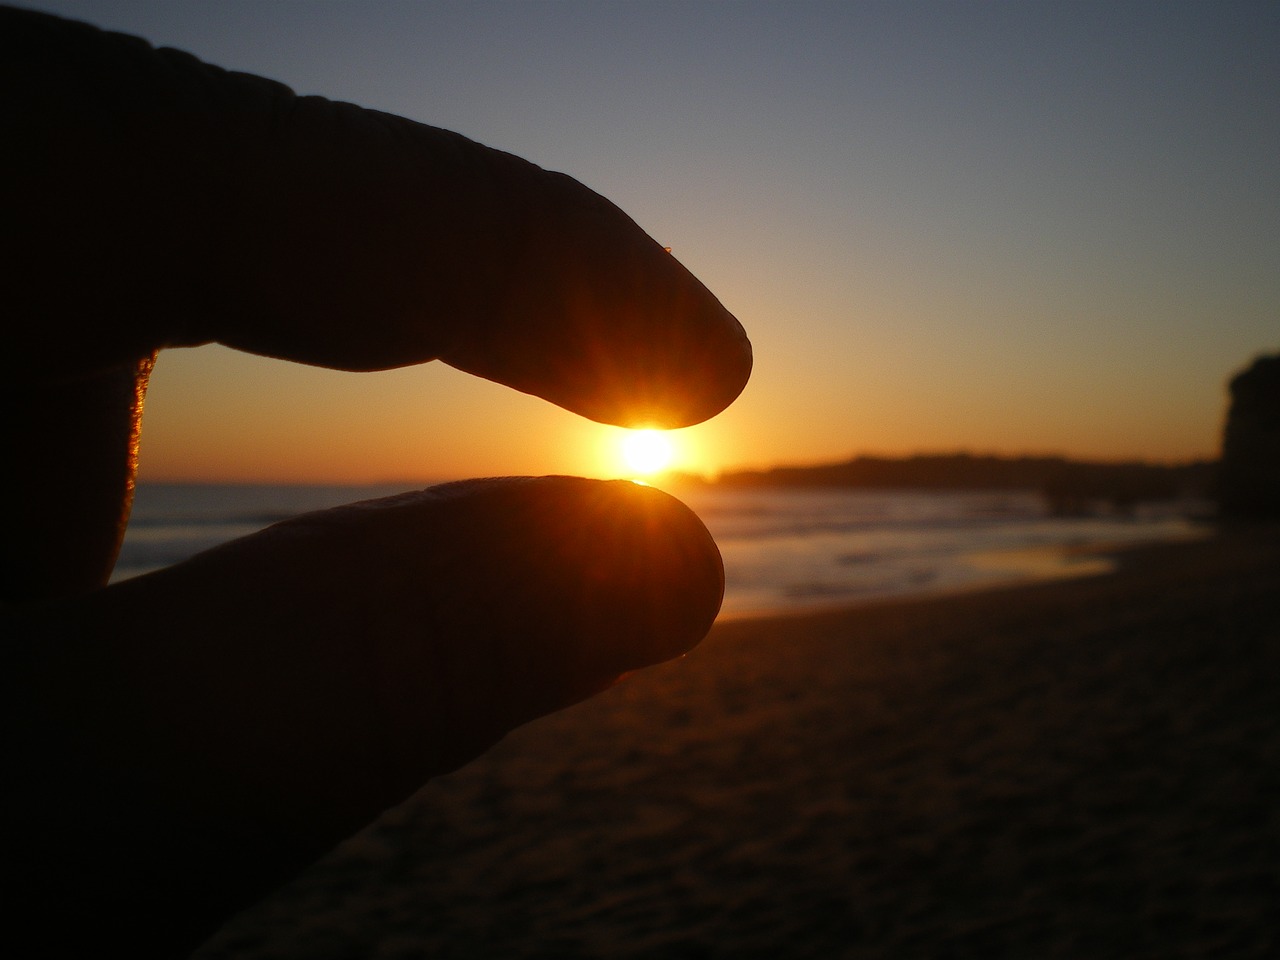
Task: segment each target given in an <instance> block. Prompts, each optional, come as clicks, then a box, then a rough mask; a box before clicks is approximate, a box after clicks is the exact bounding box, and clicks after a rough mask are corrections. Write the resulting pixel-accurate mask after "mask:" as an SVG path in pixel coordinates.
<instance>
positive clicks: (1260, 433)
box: [1217, 354, 1280, 519]
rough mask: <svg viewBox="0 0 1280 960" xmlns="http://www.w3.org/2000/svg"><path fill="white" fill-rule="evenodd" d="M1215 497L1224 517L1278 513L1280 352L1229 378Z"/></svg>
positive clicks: (1279, 501)
mask: <svg viewBox="0 0 1280 960" xmlns="http://www.w3.org/2000/svg"><path fill="white" fill-rule="evenodd" d="M1229 389H1230V392H1231V407H1230V409H1229V410H1228V411H1227V426H1226V430H1225V431H1224V432H1223V443H1222V465H1221V468H1220V471H1219V474H1218V483H1217V497H1218V502H1219V504H1220V506H1221V509H1222V513H1223V515H1224V516H1228V517H1235V518H1241V519H1258V518H1276V517H1280V354H1275V355H1274V356H1269V357H1266V356H1263V357H1258V358H1257V359H1256V360H1254V361H1253V363H1252V364H1251V365H1250V366H1249V367H1247V368H1246V369H1244V370H1241V371H1240V372H1239V373H1238V374H1236V375H1235V376H1234V377H1232V379H1231V383H1230V386H1229Z"/></svg>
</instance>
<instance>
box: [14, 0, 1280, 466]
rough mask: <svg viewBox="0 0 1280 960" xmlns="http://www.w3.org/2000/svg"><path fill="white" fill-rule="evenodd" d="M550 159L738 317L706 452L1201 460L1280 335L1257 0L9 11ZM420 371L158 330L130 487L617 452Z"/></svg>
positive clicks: (1265, 20) (755, 462) (704, 432)
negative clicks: (309, 358)
mask: <svg viewBox="0 0 1280 960" xmlns="http://www.w3.org/2000/svg"><path fill="white" fill-rule="evenodd" d="M27 5H29V6H33V7H36V8H38V9H44V10H48V11H50V12H55V13H62V14H63V15H66V16H72V17H76V18H79V19H84V20H88V21H90V22H93V23H96V24H98V25H100V26H104V27H108V28H111V29H116V30H123V31H126V32H131V33H135V34H138V35H140V36H143V37H145V38H147V39H148V40H150V41H152V42H153V43H156V44H161V45H168V46H176V47H181V48H184V49H187V50H189V51H191V52H192V53H195V54H197V55H198V56H200V57H201V58H203V59H205V60H207V61H209V62H212V63H216V64H219V65H221V66H225V67H229V68H234V69H239V70H246V71H250V72H253V73H259V74H263V75H265V76H268V77H272V78H274V79H277V80H281V81H283V82H285V83H287V84H289V85H290V86H292V87H293V88H294V89H295V90H297V91H298V92H300V93H315V94H322V95H325V96H329V97H333V98H336V99H344V100H350V101H352V102H355V103H358V104H362V105H365V106H371V107H377V108H379V109H383V110H388V111H391V112H394V113H400V114H403V115H405V116H408V117H412V118H414V119H416V120H421V121H424V122H427V123H431V124H434V125H437V126H442V127H447V128H450V129H453V130H457V131H458V132H460V133H463V134H465V135H467V136H469V137H471V138H473V139H475V140H479V141H481V142H483V143H487V144H490V145H492V146H496V147H500V148H502V149H504V150H508V151H510V152H512V153H516V154H519V155H521V156H523V157H526V158H528V159H529V160H532V161H534V162H535V163H538V164H540V165H542V166H544V167H548V168H551V169H556V170H562V171H564V172H566V173H569V174H571V175H572V176H574V177H576V178H577V179H579V180H581V181H582V182H584V183H586V184H587V185H588V186H590V187H592V188H594V189H596V190H598V191H599V192H601V193H603V194H605V195H606V196H608V197H609V198H611V199H612V200H613V201H614V202H616V203H617V204H618V205H619V206H621V207H622V208H623V209H624V210H626V211H627V212H628V213H629V214H630V215H631V216H632V217H634V218H635V219H636V221H637V222H638V223H639V224H640V225H641V226H642V227H644V228H645V229H646V230H647V231H648V232H649V233H650V234H652V235H653V236H654V237H655V239H658V240H659V241H660V242H661V243H663V244H664V245H667V246H670V247H672V248H673V251H674V253H675V255H676V256H677V257H679V258H680V260H681V261H682V262H683V263H684V264H685V265H686V266H688V267H689V268H690V269H691V270H692V271H693V272H694V273H695V274H696V275H697V276H698V277H699V278H700V279H701V280H702V281H703V282H704V283H705V284H706V285H707V286H708V287H710V289H711V290H712V291H713V292H715V293H716V294H717V296H719V298H720V299H721V301H722V302H723V303H724V304H725V305H726V306H727V307H728V308H729V309H730V310H732V311H733V312H734V313H735V314H736V315H737V316H738V317H739V319H740V320H741V321H742V322H743V324H744V326H745V327H746V328H747V331H748V333H749V334H750V335H751V338H752V341H753V343H754V345H755V350H756V368H755V374H754V376H753V378H752V382H751V384H750V385H749V386H748V387H747V390H746V392H745V393H744V394H743V396H742V398H741V399H740V400H739V401H738V402H737V403H736V404H735V405H734V406H733V407H731V408H730V409H729V410H728V411H727V412H725V413H724V414H722V415H721V416H720V417H717V418H716V419H714V420H712V421H711V422H710V423H708V424H705V425H703V426H700V427H694V428H690V429H688V430H684V431H678V432H677V433H676V434H675V435H674V439H675V440H676V442H677V445H678V448H679V449H680V450H681V452H682V453H683V457H684V459H683V465H684V466H685V467H688V468H690V469H694V470H699V471H715V470H718V469H731V468H734V467H746V466H765V465H769V464H773V463H778V462H787V463H805V462H820V461H831V460H838V459H845V458H847V457H850V456H852V455H854V454H855V453H880V454H893V455H896V454H906V453H911V452H917V451H935V452H937V451H954V450H958V449H969V450H972V451H975V452H984V453H987V452H994V453H1005V454H1019V453H1062V454H1067V455H1071V456H1077V457H1092V458H1103V459H1122V458H1123V459H1127V458H1145V459H1152V460H1181V459H1189V458H1194V457H1210V456H1214V455H1215V454H1216V451H1217V447H1218V442H1219V433H1220V429H1221V424H1222V418H1223V414H1224V410H1225V388H1224V385H1225V381H1226V380H1227V378H1228V377H1229V375H1230V374H1231V373H1232V372H1234V371H1235V370H1237V369H1239V368H1240V367H1242V366H1244V365H1245V364H1246V363H1247V362H1248V361H1250V360H1251V359H1252V357H1253V356H1254V355H1256V354H1258V353H1260V352H1274V351H1276V350H1280V4H1276V3H1275V2H1273V0H1270V2H1249V3H1244V2H1238V3H1237V2H1204V3H1179V2H1162V3H1125V2H1101V3H1090V2H1071V3H1056V4H1049V3H962V2H955V3H912V2H901V0H900V2H892V3H802V2H788V3H744V2H738V3H714V4H712V3H689V2H685V3H653V2H636V3H558V2H539V3H493V2H466V3H432V2H421V3H407V2H406V3H380V2H372V0H365V2H358V3H357V2H350V3H337V2H329V3H312V2H255V3H245V2H236V0H217V2H150V3H143V2H137V3H126V2H111V0H94V2H70V0H65V2H56V0H48V2H43V3H30V4H27ZM617 432H618V431H611V430H610V429H609V428H605V427H601V426H599V425H596V424H592V423H588V422H586V421H582V420H579V419H577V418H575V417H573V416H572V415H571V414H568V413H566V412H564V411H562V410H559V409H558V408H556V407H553V406H551V405H550V404H547V403H545V402H543V401H540V400H537V399H534V398H531V397H527V396H523V395H520V394H516V393H514V392H512V391H509V390H506V389H504V388H500V387H497V386H496V385H494V384H490V383H487V382H484V381H480V380H475V379H474V378H469V377H466V376H464V375H463V374H460V373H457V372H455V371H453V370H451V369H449V368H446V367H444V366H443V365H440V364H431V365H428V366H425V367H419V368H415V369H412V370H405V371H395V372H390V373H377V374H349V373H334V372H330V371H323V370H313V369H308V368H303V367H297V366H291V365H287V364H284V363H281V362H279V361H267V360H262V359H259V358H254V357H248V356H245V355H239V354H234V353H232V352H230V351H228V350H225V349H222V348H218V347H204V348H199V349H195V350H177V351H170V352H167V353H165V354H163V355H162V356H161V358H160V362H159V364H158V365H157V369H156V374H155V377H154V380H153V385H152V391H151V395H150V397H149V399H148V403H147V413H146V419H145V421H144V431H143V445H142V477H143V479H153V480H158V479H175V478H186V479H193V478H208V479H260V480H336V481H345V480H350V481H365V480H369V481H376V480H402V479H404V480H408V479H421V478H444V477H460V476H468V475H479V474H509V473H579V474H584V475H589V476H607V475H617V474H619V473H620V472H622V470H623V468H622V466H621V465H620V464H619V462H618V461H617V459H616V457H615V456H614V455H613V454H612V449H613V444H614V442H615V439H616V433H617Z"/></svg>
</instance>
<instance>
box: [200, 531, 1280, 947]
mask: <svg viewBox="0 0 1280 960" xmlns="http://www.w3.org/2000/svg"><path fill="white" fill-rule="evenodd" d="M1118 563H1119V569H1118V571H1117V572H1116V573H1113V574H1110V575H1107V576H1100V577H1092V578H1086V579H1080V580H1072V581H1055V582H1052V583H1043V584H1037V585H1031V586H1023V587H1018V588H1012V589H1004V590H993V591H987V592H983V593H975V594H968V595H963V596H954V597H944V598H934V599H927V600H914V601H903V602H888V603H881V604H877V605H874V606H867V607H861V608H854V609H848V610H842V611H833V612H825V613H822V614H817V615H810V616H798V617H790V618H778V619H755V620H745V621H735V622H727V623H721V624H718V625H717V626H716V628H715V630H714V631H713V633H712V635H711V636H710V637H709V638H708V639H707V640H706V641H705V642H704V643H703V644H702V646H701V647H700V648H699V649H698V650H697V651H695V652H694V653H693V654H691V655H690V656H689V657H687V658H685V659H684V660H683V661H681V662H679V663H676V664H671V665H667V666H664V667H660V668H657V669H654V670H649V671H645V672H644V673H642V674H638V675H636V676H635V677H632V678H630V679H629V680H627V681H626V682H624V683H622V684H620V685H619V686H618V687H616V688H615V689H613V690H611V691H609V692H608V693H607V694H605V695H603V696H601V697H598V698H596V699H595V700H593V701H591V702H588V703H585V704H582V705H581V706H579V707H577V708H574V709H573V710H570V711H566V712H564V713H562V714H559V715H557V716H554V717H550V718H547V719H546V720H543V721H540V722H538V723H536V724H533V725H531V726H529V727H526V728H524V729H522V730H520V731H517V732H516V733H515V734H513V735H512V736H510V737H509V738H508V739H507V740H506V741H504V742H503V743H502V744H500V745H499V746H498V747H496V748H495V749H494V750H493V751H491V752H490V753H489V754H488V755H487V756H485V757H484V758H482V759H481V760H480V761H478V762H476V763H474V764H472V765H470V766H468V767H466V768H464V769H463V770H461V771H459V772H458V773H456V774H454V775H452V776H450V777H447V778H443V779H441V780H438V781H435V782H433V783H432V784H430V785H428V786H427V787H426V788H424V789H423V790H422V791H421V792H420V793H419V794H418V795H417V796H416V797H415V798H413V799H412V800H411V801H410V802H409V803H407V804H405V805H404V806H402V807H400V808H397V809H396V810H394V811H392V812H390V813H389V814H388V815H387V816H385V817H384V818H383V819H382V820H381V821H379V823H378V824H377V825H375V826H374V827H373V828H371V829H369V830H367V831H365V832H364V833H362V834H361V835H360V836H358V837H356V838H354V839H353V840H352V841H350V842H349V843H348V844H346V845H344V847H342V848H340V849H339V850H338V851H337V852H336V853H335V854H333V855H332V856H330V857H329V858H328V859H326V860H325V861H323V862H322V863H321V864H319V865H317V866H316V867H315V868H314V869H313V870H311V871H310V872H309V873H307V874H306V875H304V876H303V877H302V878H300V879H299V880H298V881H296V882H295V883H294V884H292V885H291V886H290V887H288V888H286V889H285V890H284V891H282V892H281V894H280V895H279V896H278V897H276V898H274V899H273V900H271V901H269V902H267V903H265V904H263V905H261V906H260V907H258V908H256V909H255V910H254V911H251V912H250V913H249V914H246V915H245V916H244V917H241V918H240V919H239V920H237V921H235V922H233V923H232V924H231V925H229V926H228V927H227V928H226V929H225V930H224V931H223V933H222V934H221V935H220V936H219V938H217V939H216V940H215V941H213V942H212V943H210V944H209V945H208V946H207V947H206V948H205V949H204V950H203V951H202V952H201V954H200V956H201V957H203V958H206V960H208V958H214V957H231V956H236V957H257V958H263V957H309V958H354V957H376V958H391V957H421V956H428V957H546V958H551V957H655V958H656V957H664V958H666V957H680V958H695V957H697V958H711V957H716V958H719V957H735V958H736V957H782V958H790V957H814V958H828V957H853V958H860V957H893V958H906V957H928V958H937V957H982V958H992V957H1017V958H1041V957H1073V958H1074V957H1125V958H1138V957H1174V956H1194V957H1209V956H1215V957H1219V956H1225V957H1263V956H1273V955H1276V951H1277V950H1280V909H1278V908H1277V905H1278V904H1280V692H1278V691H1277V689H1276V688H1277V685H1278V684H1277V681H1278V680H1280V530H1276V529H1269V530H1255V531H1250V532H1236V533H1233V534H1229V535H1223V536H1219V537H1215V538H1213V539H1210V540H1206V541H1202V542H1195V543H1185V544H1176V545H1164V546H1158V547H1150V548H1142V549H1137V550H1130V551H1127V552H1124V553H1122V554H1119V555H1118Z"/></svg>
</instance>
